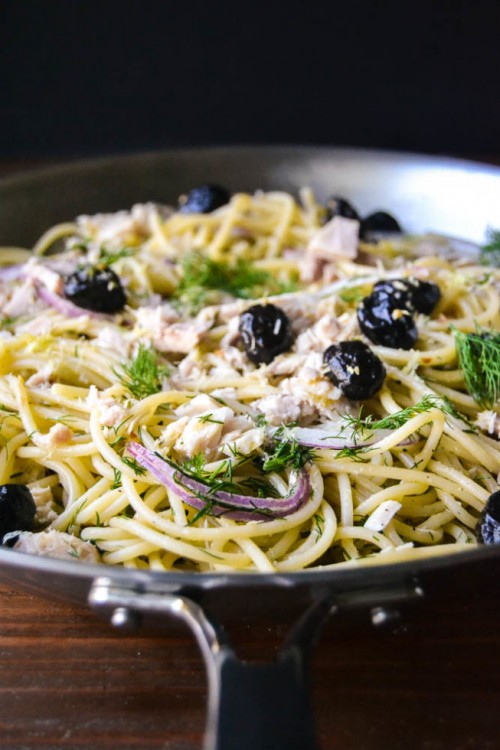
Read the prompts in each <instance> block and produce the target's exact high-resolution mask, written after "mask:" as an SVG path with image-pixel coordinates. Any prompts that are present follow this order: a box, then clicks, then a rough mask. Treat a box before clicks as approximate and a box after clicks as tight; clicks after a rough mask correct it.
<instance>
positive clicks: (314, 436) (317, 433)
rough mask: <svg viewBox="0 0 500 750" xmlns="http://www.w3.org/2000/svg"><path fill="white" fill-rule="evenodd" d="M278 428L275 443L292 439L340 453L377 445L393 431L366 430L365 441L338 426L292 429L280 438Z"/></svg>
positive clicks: (310, 446) (405, 443)
mask: <svg viewBox="0 0 500 750" xmlns="http://www.w3.org/2000/svg"><path fill="white" fill-rule="evenodd" d="M279 429H280V428H279V427H278V428H277V430H273V431H272V433H271V434H272V438H273V440H275V441H277V442H286V441H287V440H290V439H294V440H296V441H297V443H299V444H300V445H304V446H306V447H307V448H320V449H321V448H322V449H324V450H335V451H340V450H342V449H343V448H367V447H368V446H370V445H374V444H375V443H378V442H379V441H380V440H383V439H384V438H386V437H388V436H389V435H391V434H392V433H393V430H373V432H370V430H369V429H367V431H366V432H367V433H368V436H367V437H366V439H365V440H358V439H357V437H356V435H355V434H354V431H353V430H346V431H345V432H346V434H345V435H343V434H342V427H339V425H338V424H334V425H332V429H331V430H327V429H325V427H324V426H323V427H292V428H290V429H289V430H287V431H286V434H285V435H282V436H280V434H279ZM412 442H413V440H412V439H411V438H407V439H406V440H403V441H401V442H400V443H399V445H410V443H412Z"/></svg>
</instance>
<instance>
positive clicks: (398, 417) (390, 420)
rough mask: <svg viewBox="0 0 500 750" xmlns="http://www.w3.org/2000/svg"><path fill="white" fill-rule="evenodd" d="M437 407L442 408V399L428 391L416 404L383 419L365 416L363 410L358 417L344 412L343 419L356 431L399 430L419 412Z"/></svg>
mask: <svg viewBox="0 0 500 750" xmlns="http://www.w3.org/2000/svg"><path fill="white" fill-rule="evenodd" d="M435 407H437V408H442V402H441V399H440V398H439V397H438V396H434V395H433V394H431V393H426V394H425V395H424V396H422V398H421V400H420V401H419V402H418V403H416V404H415V405H414V406H408V407H407V408H406V409H401V410H400V411H397V412H395V413H394V414H389V415H388V416H386V417H382V419H375V418H374V417H373V416H372V415H368V416H367V417H363V416H362V411H360V412H359V414H358V415H357V416H356V417H355V416H353V415H352V414H344V415H343V419H344V420H345V422H346V423H347V425H348V426H349V427H350V428H351V429H352V430H353V431H355V432H363V431H365V430H370V431H373V430H397V429H398V428H399V427H403V425H405V424H406V423H407V422H408V421H409V420H410V419H412V418H413V417H415V416H416V415H417V414H421V413H422V412H426V411H430V410H431V409H434V408H435Z"/></svg>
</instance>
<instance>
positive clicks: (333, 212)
mask: <svg viewBox="0 0 500 750" xmlns="http://www.w3.org/2000/svg"><path fill="white" fill-rule="evenodd" d="M325 207H326V217H327V219H326V220H327V221H330V219H333V218H334V217H335V216H342V217H343V218H344V219H356V221H359V214H358V212H357V211H356V209H355V208H354V206H353V205H352V204H351V203H349V201H348V200H346V199H345V198H340V197H339V196H337V195H332V196H331V197H330V198H328V200H327V201H326V203H325Z"/></svg>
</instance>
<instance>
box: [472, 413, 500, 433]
mask: <svg viewBox="0 0 500 750" xmlns="http://www.w3.org/2000/svg"><path fill="white" fill-rule="evenodd" d="M476 425H477V426H478V427H479V429H480V430H483V432H486V433H487V434H488V435H493V436H494V437H497V438H500V415H499V414H496V413H495V412H494V411H482V412H480V413H479V414H478V415H477V419H476Z"/></svg>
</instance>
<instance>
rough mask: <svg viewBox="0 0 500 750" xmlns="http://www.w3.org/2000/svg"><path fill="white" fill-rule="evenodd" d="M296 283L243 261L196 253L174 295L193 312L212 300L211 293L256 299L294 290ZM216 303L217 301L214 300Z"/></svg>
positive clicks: (186, 263)
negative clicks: (215, 258) (283, 280)
mask: <svg viewBox="0 0 500 750" xmlns="http://www.w3.org/2000/svg"><path fill="white" fill-rule="evenodd" d="M294 288H295V287H294V285H293V284H291V283H290V284H285V283H283V282H281V281H278V280H277V279H276V278H275V277H274V276H273V275H272V274H270V273H268V272H267V271H264V270H261V269H258V268H255V267H254V266H252V265H251V264H250V263H247V262H246V261H244V260H242V259H241V258H239V259H238V260H237V261H236V263H225V262H224V261H216V260H212V259H211V258H208V257H206V256H205V255H203V254H202V253H198V252H193V253H189V254H188V255H186V257H185V258H184V259H183V262H182V279H181V282H180V284H179V286H178V287H177V290H176V292H175V294H174V298H175V300H177V303H178V304H182V305H185V306H187V307H189V308H190V309H191V310H192V311H194V310H197V309H200V308H201V307H202V306H203V305H204V304H206V303H207V301H210V296H211V293H212V295H213V293H214V292H219V293H220V292H226V293H227V294H231V295H232V296H233V297H240V298H242V299H255V298H258V297H264V296H267V295H270V294H283V293H284V292H287V291H293V290H294ZM214 301H215V300H214Z"/></svg>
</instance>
